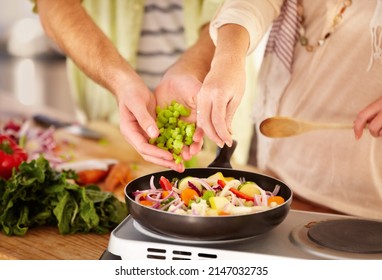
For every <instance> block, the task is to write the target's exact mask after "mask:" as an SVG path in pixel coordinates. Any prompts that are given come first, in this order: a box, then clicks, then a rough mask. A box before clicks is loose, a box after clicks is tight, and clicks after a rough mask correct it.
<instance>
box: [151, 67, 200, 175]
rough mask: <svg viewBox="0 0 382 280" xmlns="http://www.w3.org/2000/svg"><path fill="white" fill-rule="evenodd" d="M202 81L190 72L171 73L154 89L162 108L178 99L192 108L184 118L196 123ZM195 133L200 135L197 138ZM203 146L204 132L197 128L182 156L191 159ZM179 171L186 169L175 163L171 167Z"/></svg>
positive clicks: (180, 102)
mask: <svg viewBox="0 0 382 280" xmlns="http://www.w3.org/2000/svg"><path fill="white" fill-rule="evenodd" d="M201 85H202V83H201V82H200V81H199V80H198V79H197V78H196V77H195V76H193V75H188V74H170V73H169V72H168V73H167V74H166V75H165V76H164V77H163V79H162V81H161V82H160V83H159V85H158V86H157V88H156V89H155V91H154V95H155V98H156V101H157V104H158V105H159V106H161V107H162V108H163V107H165V106H167V105H169V104H170V103H171V102H172V101H174V100H175V101H177V102H178V103H179V104H183V105H184V106H185V107H187V108H189V109H191V114H190V116H188V117H187V118H185V119H184V120H185V121H187V122H190V123H196V106H195V105H196V104H195V98H196V94H197V93H198V91H199V89H200V87H201ZM195 135H198V136H197V137H196V139H195ZM202 146H203V132H202V131H201V130H200V129H198V128H196V130H195V134H194V143H192V144H191V146H190V147H186V146H185V147H184V148H183V151H182V157H183V159H184V160H189V159H191V157H192V156H194V155H195V154H197V153H198V152H200V150H201V149H202ZM171 168H172V169H174V170H177V171H178V172H183V171H184V165H183V164H178V165H176V164H175V161H174V165H173V166H172V167H171Z"/></svg>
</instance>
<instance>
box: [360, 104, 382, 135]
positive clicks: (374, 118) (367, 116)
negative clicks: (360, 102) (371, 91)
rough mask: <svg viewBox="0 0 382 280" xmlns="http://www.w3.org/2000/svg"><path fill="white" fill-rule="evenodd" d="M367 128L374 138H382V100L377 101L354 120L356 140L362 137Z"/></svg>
mask: <svg viewBox="0 0 382 280" xmlns="http://www.w3.org/2000/svg"><path fill="white" fill-rule="evenodd" d="M366 126H367V127H368V129H369V132H370V134H371V135H372V136H373V137H382V98H380V99H377V100H376V101H374V102H373V103H371V104H370V105H368V106H367V107H366V108H364V109H363V110H362V111H360V112H359V113H358V115H357V117H356V119H355V120H354V135H355V137H356V139H360V138H361V137H362V134H363V130H364V129H365V128H366Z"/></svg>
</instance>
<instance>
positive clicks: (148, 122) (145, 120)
mask: <svg viewBox="0 0 382 280" xmlns="http://www.w3.org/2000/svg"><path fill="white" fill-rule="evenodd" d="M132 113H133V114H134V116H135V119H136V120H137V122H138V124H139V126H140V127H141V128H142V129H143V130H144V131H145V132H146V133H147V135H148V136H149V137H150V138H155V137H158V136H159V129H158V126H157V124H156V122H155V119H154V118H153V117H152V115H151V114H150V113H149V112H148V111H147V108H146V107H145V106H143V105H135V106H134V109H133V111H132Z"/></svg>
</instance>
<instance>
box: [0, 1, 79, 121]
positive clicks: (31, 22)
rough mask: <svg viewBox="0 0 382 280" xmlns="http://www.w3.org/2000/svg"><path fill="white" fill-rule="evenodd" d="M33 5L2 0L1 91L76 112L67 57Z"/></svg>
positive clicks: (26, 101) (27, 102) (31, 102)
mask: <svg viewBox="0 0 382 280" xmlns="http://www.w3.org/2000/svg"><path fill="white" fill-rule="evenodd" d="M32 9H33V4H32V2H31V1H30V0H12V1H10V0H0V94H8V95H13V96H15V97H16V98H17V99H18V100H19V101H20V102H21V103H23V104H24V105H28V106H36V105H37V106H41V105H42V106H49V107H52V108H55V109H58V110H61V111H64V112H68V113H69V114H71V113H74V107H73V102H72V100H71V95H70V93H69V85H68V81H67V77H66V70H65V57H64V56H63V55H62V53H61V52H60V50H59V49H58V48H57V47H56V46H55V45H54V44H53V43H52V42H51V41H50V40H49V39H48V38H47V37H46V36H45V35H44V31H43V29H42V26H41V24H40V21H39V18H38V16H37V15H36V14H35V13H33V11H32Z"/></svg>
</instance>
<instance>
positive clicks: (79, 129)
mask: <svg viewBox="0 0 382 280" xmlns="http://www.w3.org/2000/svg"><path fill="white" fill-rule="evenodd" d="M32 119H33V121H34V122H35V123H36V124H38V125H40V126H42V127H52V126H53V127H54V128H57V129H64V130H65V131H66V132H68V133H70V134H73V135H76V136H80V137H84V138H88V139H92V140H100V139H102V138H103V135H102V134H101V133H99V132H97V131H95V130H92V129H90V128H87V127H86V126H83V125H81V124H76V123H71V122H64V121H61V120H58V119H55V118H52V117H50V116H47V115H42V114H35V115H33V116H32Z"/></svg>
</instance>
